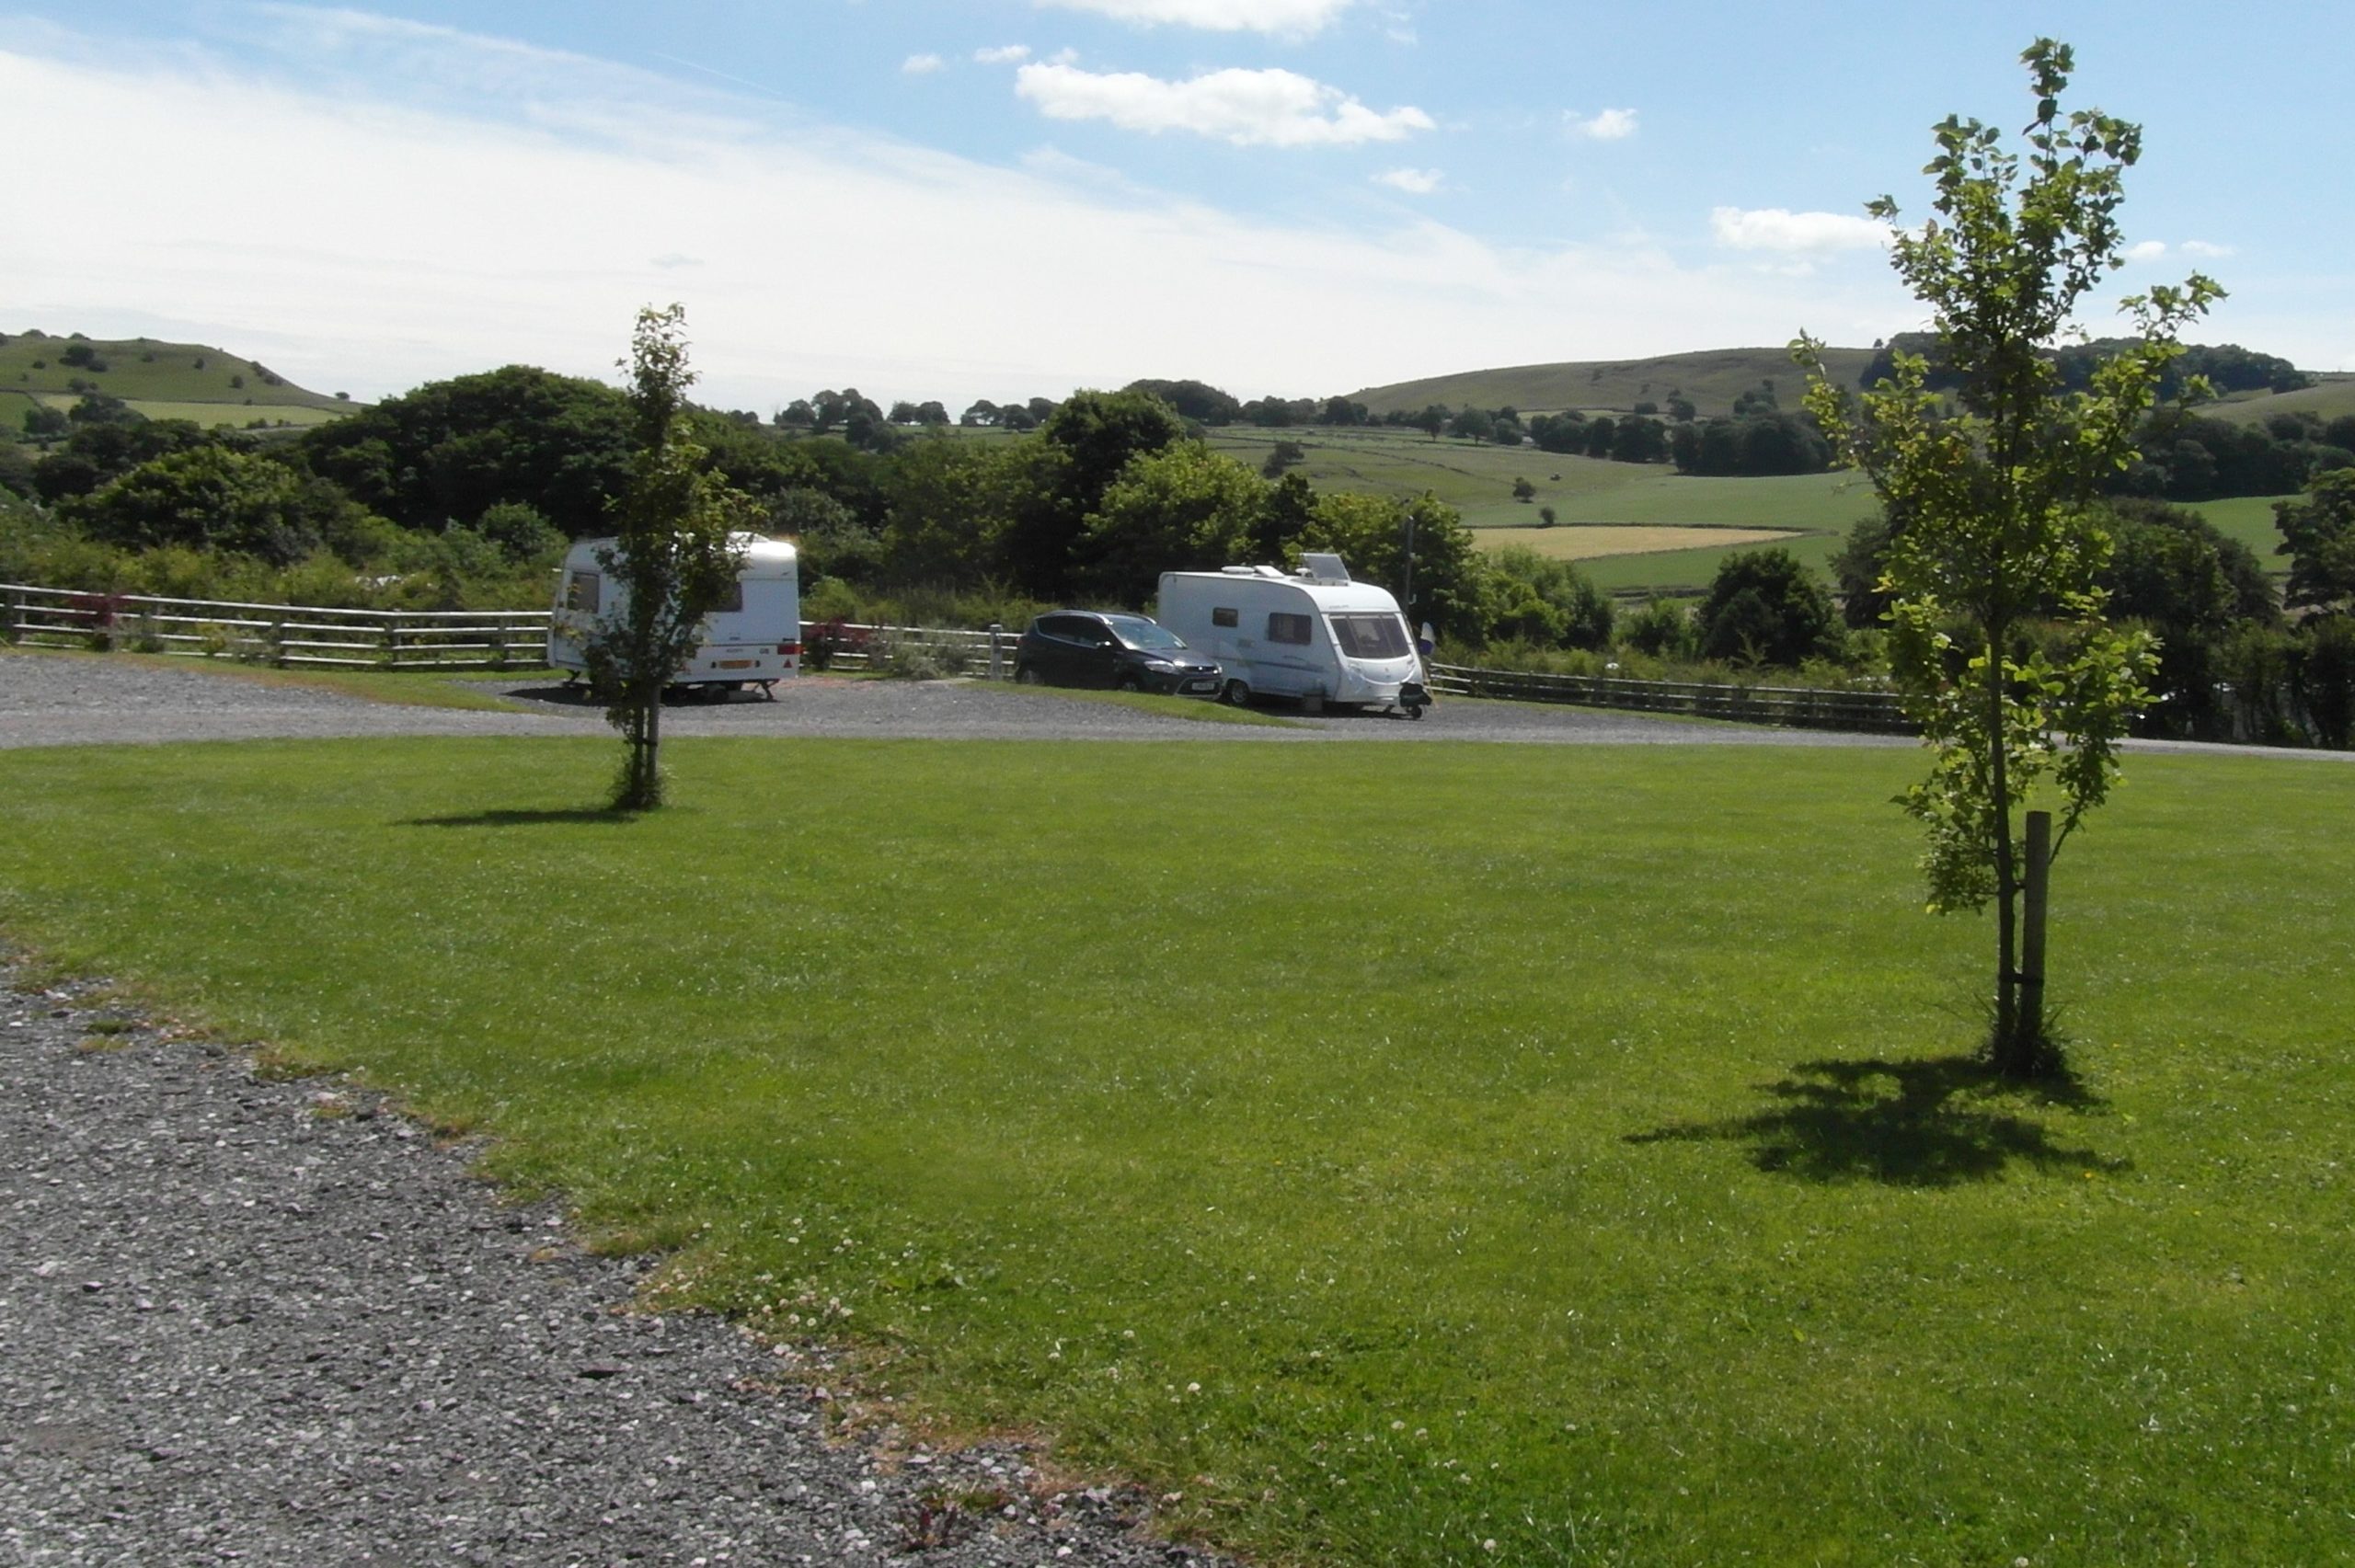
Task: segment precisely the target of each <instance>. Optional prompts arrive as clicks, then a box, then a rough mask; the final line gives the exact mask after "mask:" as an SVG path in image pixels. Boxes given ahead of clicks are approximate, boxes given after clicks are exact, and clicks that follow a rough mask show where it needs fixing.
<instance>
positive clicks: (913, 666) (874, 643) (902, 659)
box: [867, 632, 963, 681]
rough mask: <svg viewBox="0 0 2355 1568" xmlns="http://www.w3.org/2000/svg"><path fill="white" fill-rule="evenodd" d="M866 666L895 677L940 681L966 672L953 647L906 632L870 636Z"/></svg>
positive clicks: (896, 678) (900, 679)
mask: <svg viewBox="0 0 2355 1568" xmlns="http://www.w3.org/2000/svg"><path fill="white" fill-rule="evenodd" d="M867 668H868V669H869V670H875V671H877V672H878V673H879V674H883V675H888V676H890V677H891V678H892V679H893V680H895V681H939V680H943V679H945V678H947V677H948V676H951V675H958V674H961V673H963V661H962V660H961V659H959V658H958V657H957V655H956V653H955V652H954V650H952V649H950V648H948V647H944V646H942V645H941V644H939V643H932V642H926V641H925V640H924V639H923V638H922V637H915V636H910V635H907V634H905V633H891V632H884V633H879V634H877V635H875V636H874V637H873V638H872V639H871V640H869V642H868V643H867Z"/></svg>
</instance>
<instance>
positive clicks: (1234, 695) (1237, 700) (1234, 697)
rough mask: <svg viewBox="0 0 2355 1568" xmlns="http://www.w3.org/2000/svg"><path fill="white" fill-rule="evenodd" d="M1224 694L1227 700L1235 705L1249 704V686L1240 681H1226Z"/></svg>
mask: <svg viewBox="0 0 2355 1568" xmlns="http://www.w3.org/2000/svg"><path fill="white" fill-rule="evenodd" d="M1225 695H1226V700H1227V702H1228V703H1229V704H1232V705H1234V706H1235V707H1238V708H1247V707H1249V706H1250V705H1251V688H1250V687H1248V686H1246V685H1245V684H1244V683H1243V682H1242V681H1228V682H1227V683H1226V693H1225Z"/></svg>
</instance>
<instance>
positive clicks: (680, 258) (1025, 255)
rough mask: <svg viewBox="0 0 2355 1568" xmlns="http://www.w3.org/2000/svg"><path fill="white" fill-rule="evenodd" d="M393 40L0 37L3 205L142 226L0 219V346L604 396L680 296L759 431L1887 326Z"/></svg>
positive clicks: (1666, 268)
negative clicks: (787, 423) (844, 394)
mask: <svg viewBox="0 0 2355 1568" xmlns="http://www.w3.org/2000/svg"><path fill="white" fill-rule="evenodd" d="M12 36H16V37H17V38H19V39H21V36H22V35H21V34H18V35H12ZM306 47H307V46H306ZM402 47H403V48H404V49H405V50H407V51H408V59H409V63H410V64H411V65H412V66H413V68H414V69H413V70H412V71H411V72H410V73H409V74H408V75H406V76H403V77H401V78H399V79H398V80H397V82H396V85H395V86H393V87H392V88H390V89H387V88H385V87H384V86H381V85H378V86H370V85H369V84H370V82H371V81H372V80H376V78H373V77H371V76H366V75H362V74H355V73H351V72H350V71H349V70H348V69H347V68H346V67H347V64H348V62H346V61H345V60H344V59H343V57H342V56H340V55H338V54H335V53H333V52H318V51H317V50H316V49H313V50H311V52H296V51H290V52H287V53H286V54H285V55H284V57H283V63H282V65H281V66H280V67H279V68H277V69H276V70H275V71H274V72H265V71H262V70H259V69H257V68H256V67H254V66H252V65H250V64H247V63H242V61H241V62H240V63H230V62H229V61H227V60H226V59H225V58H213V57H208V56H205V55H203V54H201V52H194V51H190V50H187V49H182V48H177V47H176V48H174V49H171V50H167V51H162V52H155V53H150V54H139V53H134V52H127V51H124V50H122V49H120V48H114V47H99V46H97V45H89V46H87V47H77V48H75V49H74V50H72V51H70V55H71V58H63V57H62V56H63V54H66V53H69V52H67V51H61V50H57V49H46V50H45V51H44V52H42V53H41V54H39V55H34V54H29V53H26V52H9V51H7V50H0V143H5V144H12V145H17V146H33V145H38V146H40V147H41V148H42V149H43V152H42V155H41V156H40V157H39V158H33V159H25V160H20V162H19V164H18V165H17V166H15V167H13V168H12V169H11V171H10V198H11V200H12V202H13V203H14V204H16V206H17V207H18V208H20V209H21V210H23V211H28V212H70V211H75V210H77V204H78V203H86V200H87V196H88V193H89V192H90V191H93V190H105V191H107V192H108V193H109V200H110V201H112V202H116V203H119V204H120V205H121V207H122V209H123V210H125V211H136V212H139V213H140V214H141V221H140V223H138V224H137V225H135V226H133V227H132V228H131V229H127V230H125V231H124V232H123V233H121V235H115V236H112V237H111V238H110V239H109V243H108V244H107V245H105V246H91V245H90V244H89V243H88V239H87V236H86V235H85V234H84V233H82V232H80V231H78V230H76V229H75V226H74V225H72V224H55V223H13V224H6V225H0V277H5V278H6V280H7V281H8V287H7V295H8V300H7V308H8V310H9V312H10V314H11V315H14V316H15V317H16V322H15V323H10V324H8V325H9V326H10V327H11V329H14V326H16V325H17V324H21V325H24V326H43V327H46V328H47V329H49V330H52V331H60V332H63V331H84V332H88V333H91V334H93V335H95V336H98V337H118V336H121V337H128V336H134V335H140V334H144V335H147V336H151V337H157V338H171V339H175V340H179V341H190V342H201V343H213V344H218V345H221V346H223V347H224V348H227V349H232V350H234V351H235V352H237V353H242V354H251V355H258V356H259V357H260V358H261V359H263V360H264V361H266V362H268V363H269V364H270V366H271V367H272V368H274V369H276V370H278V371H279V372H281V373H283V374H286V375H289V376H292V377H293V379H294V380H296V381H297V382H300V383H305V384H309V385H315V386H332V387H346V388H349V389H350V391H351V392H352V394H353V395H354V396H356V397H362V398H375V397H380V396H384V395H388V394H391V393H395V392H399V391H402V390H405V389H407V388H408V387H410V386H413V385H415V384H416V383H419V382H421V381H425V380H429V379H433V378H437V377H442V376H450V375H457V374H462V373H465V372H474V371H480V370H484V369H488V368H489V367H491V366H495V365H500V364H507V363H511V362H518V361H520V362H525V363H532V364H538V365H544V366H546V367H547V368H549V369H551V370H557V371H562V372H569V373H572V374H579V375H590V376H601V377H611V376H612V375H613V373H614V371H613V366H614V361H615V358H616V357H617V356H618V355H619V354H620V353H621V352H622V351H623V349H625V348H626V343H627V338H628V331H629V324H630V322H631V320H632V319H633V317H634V315H635V314H636V312H637V310H638V307H640V306H641V305H644V304H647V303H665V302H668V301H671V300H684V301H685V302H686V303H687V306H688V311H689V321H690V325H691V329H692V332H693V334H694V339H695V366H696V369H697V370H698V371H699V372H702V375H703V381H702V383H701V386H700V388H699V391H700V393H701V395H703V396H705V397H707V398H708V399H709V400H710V401H712V402H713V403H715V404H716V405H718V406H723V407H752V408H769V407H776V406H782V405H783V404H784V403H786V402H788V401H790V400H791V399H792V398H795V397H802V396H807V395H809V394H810V391H811V390H812V389H814V388H817V387H820V386H841V385H844V384H845V383H848V384H852V385H856V386H859V387H862V388H864V389H865V390H866V391H867V394H868V395H870V396H874V397H877V398H879V399H880V400H882V401H884V402H886V403H889V402H890V401H891V400H892V399H895V398H899V397H909V398H914V399H923V398H932V397H937V398H940V399H941V400H943V401H944V402H947V403H948V404H949V405H950V406H963V405H964V404H965V403H967V402H970V401H971V400H972V399H973V398H974V397H977V396H988V397H992V398H999V399H1003V398H1005V397H1006V396H1009V395H1017V394H1018V395H1026V396H1027V395H1033V394H1041V395H1062V394H1063V393H1064V392H1067V391H1068V390H1070V389H1071V388H1072V387H1074V386H1078V385H1090V386H1105V385H1111V386H1118V385H1121V384H1123V383H1127V382H1129V381H1132V380H1133V379H1135V378H1137V377H1139V376H1155V375H1166V376H1200V377H1201V378H1202V379H1205V380H1209V381H1212V382H1215V383H1219V384H1223V385H1237V386H1250V387H1263V388H1281V389H1284V390H1286V391H1287V392H1288V393H1293V394H1297V395H1325V394H1327V393H1332V392H1343V391H1350V390H1353V389H1355V388H1357V387H1360V386H1363V385H1367V384H1369V383H1381V382H1390V381H1397V380H1403V379H1407V378H1409V377H1413V376H1419V375H1434V374H1440V373H1442V372H1452V371H1459V370H1462V369H1464V368H1465V367H1466V366H1471V365H1481V364H1510V363H1517V362H1520V361H1524V360H1526V359H1528V358H1529V357H1530V349H1529V346H1530V344H1531V343H1533V342H1540V343H1545V344H1547V345H1549V346H1552V347H1551V348H1550V349H1549V350H1548V351H1549V352H1555V353H1558V354H1560V355H1561V356H1562V357H1564V358H1572V357H1575V358H1592V359H1608V358H1619V357H1629V358H1632V357H1637V356H1642V355H1650V354H1659V353H1667V352H1673V351H1676V350H1680V349H1707V348H1713V347H1720V346H1722V345H1724V344H1728V343H1745V342H1774V341H1780V340H1781V339H1783V338H1786V337H1788V336H1789V334H1790V330H1791V327H1792V325H1793V324H1795V323H1806V324H1809V325H1812V326H1818V327H1819V328H1821V329H1823V330H1826V331H1829V332H1832V333H1835V334H1837V333H1839V332H1841V331H1843V330H1844V329H1851V328H1853V330H1851V331H1850V335H1849V336H1847V337H1846V338H1838V337H1835V338H1834V340H1835V341H1838V340H1845V341H1869V340H1870V338H1871V337H1872V336H1873V335H1874V334H1875V333H1878V332H1885V331H1887V330H1889V329H1890V328H1889V326H1888V323H1887V320H1886V318H1887V316H1888V315H1889V310H1888V304H1887V302H1886V299H1885V298H1884V297H1883V296H1884V295H1885V293H1886V287H1885V286H1884V287H1882V288H1880V289H1877V290H1873V291H1862V290H1859V291H1857V292H1855V293H1854V294H1853V295H1852V294H1848V293H1844V292H1840V291H1838V290H1833V289H1827V288H1826V286H1824V285H1823V284H1821V282H1818V283H1812V284H1809V285H1806V286H1804V287H1802V286H1801V285H1799V284H1798V283H1797V282H1795V281H1794V280H1788V279H1785V278H1781V277H1776V276H1772V275H1763V274H1759V273H1756V272H1753V271H1752V269H1748V268H1735V267H1726V268H1714V269H1712V268H1701V269H1695V268H1692V267H1687V266H1683V265H1680V264H1679V263H1678V261H1677V260H1676V259H1675V258H1673V257H1671V256H1669V255H1666V254H1663V253H1662V252H1661V251H1660V250H1659V249H1658V248H1656V247H1650V246H1564V247H1553V248H1545V249H1534V248H1533V249H1518V250H1515V249H1501V248H1499V247H1497V246H1491V245H1488V244H1486V243H1483V242H1482V241H1481V240H1479V239H1477V238H1476V237H1475V236H1473V235H1467V234H1465V233H1464V232H1463V231H1461V230H1457V229H1453V228H1451V227H1448V226H1446V225H1444V224H1441V223H1430V222H1420V223H1408V224H1405V225H1403V226H1399V227H1397V228H1395V229H1393V230H1390V231H1388V232H1382V233H1373V234H1352V233H1348V232H1345V231H1342V230H1339V229H1337V228H1334V227H1331V226H1328V225H1322V224H1319V225H1310V224H1306V223H1301V224H1294V223H1287V222H1284V221H1281V220H1277V219H1254V218H1249V217H1245V216H1240V215H1238V214H1236V213H1234V212H1226V211H1223V210H1221V209H1219V208H1217V207H1213V206H1210V205H1206V204H1203V203H1200V202H1194V201H1188V200H1183V199H1180V198H1177V197H1173V196H1170V195H1168V194H1166V193H1162V192H1155V191H1145V190H1138V189H1133V188H1123V187H1120V186H1119V185H1118V184H1116V183H1114V182H1111V181H1109V180H1106V179H1103V178H1100V177H1083V172H1082V171H1080V170H1077V169H1074V167H1073V166H1072V165H1071V163H1070V160H1067V159H1051V158H1042V159H1040V160H1038V162H1037V165H1036V166H1035V167H1034V168H1031V169H1021V168H1015V169H1009V168H1005V167H999V166H991V165H986V164H982V163H977V162H974V161H972V160H970V159H967V158H962V157H959V156H955V155H948V154H943V153H936V152H933V151H929V150H926V149H922V148H914V147H911V146H909V145H907V144H905V143H898V142H893V141H890V140H887V139H884V138H880V137H877V136H874V135H871V134H869V133H866V132H856V131H851V130H846V129H844V128H840V127H828V126H825V125H822V124H817V125H813V124H811V123H810V121H808V120H805V119H803V118H800V117H798V115H787V114H778V113H775V112H773V111H770V110H769V109H766V108H765V107H764V106H763V105H760V104H757V103H748V102H746V101H745V100H741V99H733V98H724V97H715V96H712V95H707V94H703V93H700V92H695V91H689V90H686V89H684V88H682V87H681V86H679V84H678V83H676V82H674V81H671V80H669V79H667V78H663V77H661V76H657V75H654V74H649V73H638V72H632V71H630V70H629V69H628V68H626V67H620V66H615V65H611V64H608V63H601V62H593V61H581V60H579V59H578V58H577V57H560V56H557V55H555V54H553V53H550V52H532V51H529V50H526V49H523V47H522V46H515V45H510V44H505V43H500V42H498V41H496V40H478V39H473V38H469V37H467V36H465V35H463V34H458V33H454V32H444V33H432V34H430V35H429V34H424V33H420V32H418V31H415V30H412V31H410V32H408V33H405V34H404V35H402ZM497 78H508V79H512V80H515V81H521V82H524V83H527V84H528V86H529V87H530V96H531V103H532V107H531V109H530V110H529V111H528V112H526V111H525V110H524V109H522V108H519V107H514V106H515V104H516V100H515V99H513V98H511V97H491V96H486V95H484V94H482V93H481V92H480V91H479V90H478V88H479V85H480V84H481V83H483V82H485V81H488V80H491V79H497ZM450 84H457V86H450ZM224 103H235V104H236V113H234V114H224V113H222V112H221V109H220V106H221V105H222V104H224ZM617 107H619V108H626V109H627V110H628V112H627V113H626V114H625V113H618V112H616V109H617ZM493 114H497V115H499V116H500V117H501V118H497V119H494V118H491V116H492V115H493ZM63 124H72V125H75V127H77V130H76V132H75V135H73V136H71V137H66V138H59V137H58V136H56V135H55V128H56V127H57V126H59V125H63ZM159 146H169V147H171V148H172V149H173V150H174V155H173V156H172V157H170V158H168V159H159V158H157V157H156V156H155V149H156V148H157V147H159ZM264 168H266V169H268V170H269V171H270V177H269V178H268V179H256V178H254V177H253V171H254V170H256V169H264ZM812 235H821V236H823V237H824V240H825V243H824V244H822V245H814V244H812V243H811V236H812ZM1009 279H1018V280H1021V281H1022V287H1020V288H1017V289H1008V288H1006V287H1005V281H1006V280H1009ZM812 299H823V300H824V301H825V302H826V303H825V308H824V309H823V310H820V311H812V310H811V309H810V304H809V302H810V300H812ZM1146 302H1150V308H1145V303H1146Z"/></svg>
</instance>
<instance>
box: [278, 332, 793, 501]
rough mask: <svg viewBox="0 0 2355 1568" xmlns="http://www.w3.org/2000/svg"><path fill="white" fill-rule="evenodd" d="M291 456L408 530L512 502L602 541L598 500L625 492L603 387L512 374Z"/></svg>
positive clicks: (418, 402) (613, 398)
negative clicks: (522, 504) (533, 508)
mask: <svg viewBox="0 0 2355 1568" xmlns="http://www.w3.org/2000/svg"><path fill="white" fill-rule="evenodd" d="M745 434H747V435H749V434H750V432H745ZM295 448H296V451H297V452H299V453H300V455H301V457H302V460H303V461H304V462H305V463H307V464H309V466H310V467H311V469H312V470H313V471H314V472H315V473H317V474H320V475H325V476H326V477H327V478H330V479H333V480H334V481H336V483H338V484H339V485H341V486H343V487H344V488H345V489H346V490H348V491H350V494H351V495H352V497H353V498H354V499H356V500H358V501H359V502H361V504H362V505H363V506H366V507H368V508H369V509H372V510H373V511H377V512H380V513H382V514H383V515H385V517H388V518H391V519H392V520H393V521H396V522H397V523H399V524H401V525H402V526H403V527H405V528H410V529H419V530H424V531H427V532H439V531H440V530H441V528H442V526H443V525H444V524H445V523H448V522H452V521H455V522H459V523H465V524H472V523H473V522H474V521H476V520H477V519H478V518H479V517H481V516H482V514H483V511H484V509H486V508H488V507H490V506H493V505H495V504H496V503H498V502H500V501H521V502H524V503H526V504H528V505H530V506H533V507H535V508H537V509H539V511H540V512H541V514H542V515H544V516H545V517H546V518H547V520H548V521H550V522H552V523H554V524H555V525H556V526H557V528H558V529H560V530H562V531H563V532H564V533H565V534H566V535H567V536H568V537H569V538H575V539H578V538H581V537H584V536H587V535H590V534H594V533H601V532H604V531H605V503H606V498H607V497H609V496H613V495H615V494H617V493H619V491H620V490H621V488H622V486H624V484H626V481H627V476H628V473H629V461H630V458H629V453H630V438H629V403H628V399H626V397H624V396H623V395H622V394H621V393H619V392H618V391H616V390H615V389H614V388H613V387H610V386H607V385H605V384H604V383H602V382H594V381H587V380H583V379H581V378H579V377H575V376H560V375H556V374H552V373H551V372H547V371H543V370H536V369H534V368H532V367H530V366H525V365H509V366H507V367H505V368H504V369H501V370H496V371H487V372H482V373H480V374H477V375H466V376H459V377H456V378H454V379H453V380H450V381H438V382H428V383H426V384H424V385H423V386H420V387H418V388H417V389H416V390H415V391H412V392H408V393H404V394H403V395H400V396H398V397H388V398H386V399H385V401H384V402H382V403H379V404H377V405H376V406H373V407H372V408H362V409H357V410H355V411H354V412H352V413H351V414H350V415H349V416H347V417H346V418H340V419H336V420H333V421H330V422H329V423H327V424H324V425H317V426H314V427H313V428H312V429H308V430H306V431H304V433H303V435H302V436H301V437H300V438H299V440H298V441H296V443H295Z"/></svg>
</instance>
